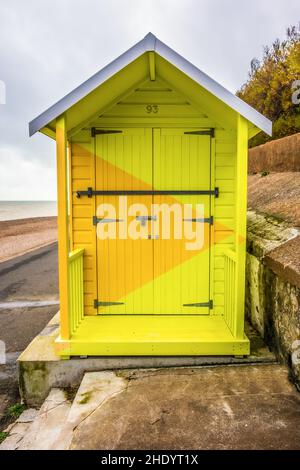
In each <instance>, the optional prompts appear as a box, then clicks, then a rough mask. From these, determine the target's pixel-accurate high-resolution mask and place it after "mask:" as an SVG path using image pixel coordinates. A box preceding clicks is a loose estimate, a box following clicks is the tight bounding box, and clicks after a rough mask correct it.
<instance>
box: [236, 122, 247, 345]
mask: <svg viewBox="0 0 300 470" xmlns="http://www.w3.org/2000/svg"><path fill="white" fill-rule="evenodd" d="M247 167H248V122H247V120H246V119H245V118H244V117H242V116H240V115H238V117H237V159H236V232H235V246H236V254H237V262H236V271H235V278H236V283H235V328H234V336H235V338H237V339H242V338H243V336H244V302H245V263H246V229H247V221H246V216H247Z"/></svg>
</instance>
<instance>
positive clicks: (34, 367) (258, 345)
mask: <svg viewBox="0 0 300 470" xmlns="http://www.w3.org/2000/svg"><path fill="white" fill-rule="evenodd" d="M58 328H59V313H57V314H56V315H55V316H54V317H53V318H52V320H51V321H50V322H49V323H48V325H47V326H46V328H44V330H43V331H42V332H41V333H40V334H39V335H38V336H36V337H35V338H34V340H33V341H32V342H31V343H30V344H29V346H28V347H27V348H26V349H25V351H23V352H22V354H21V355H20V357H19V359H18V373H19V385H20V393H21V397H22V399H23V400H24V402H25V403H26V404H27V405H30V406H40V405H41V404H42V402H43V401H44V400H45V398H46V397H47V395H48V394H49V391H50V390H51V388H74V389H75V388H78V387H79V385H80V383H81V380H82V378H83V375H84V373H85V372H92V371H101V370H120V369H137V368H142V369H147V368H148V369H149V368H150V369H151V368H166V367H189V366H192V367H201V366H214V365H227V364H229V365H230V364H252V363H253V364H266V363H274V362H276V359H275V356H274V355H273V354H272V353H271V352H270V351H269V349H268V348H267V347H266V346H265V344H264V343H263V342H262V340H261V339H260V337H259V336H258V335H257V334H256V333H255V332H254V331H253V330H251V328H250V327H248V328H247V336H248V337H249V339H250V342H251V354H250V356H247V357H241V358H240V357H231V356H180V357H176V356H168V357H166V356H164V357H160V356H156V357H154V356H152V357H151V356H147V357H146V356H133V357H118V356H114V357H108V356H105V357H85V358H80V357H77V358H76V357H72V358H71V359H70V360H67V361H65V360H62V359H60V358H59V357H58V356H57V355H56V354H55V347H54V341H55V339H56V337H57V336H58Z"/></svg>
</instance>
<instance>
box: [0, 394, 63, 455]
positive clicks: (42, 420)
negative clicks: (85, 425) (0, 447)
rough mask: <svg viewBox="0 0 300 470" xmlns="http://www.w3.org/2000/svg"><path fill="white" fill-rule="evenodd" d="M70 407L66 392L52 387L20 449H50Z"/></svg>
mask: <svg viewBox="0 0 300 470" xmlns="http://www.w3.org/2000/svg"><path fill="white" fill-rule="evenodd" d="M70 407H71V404H70V402H69V401H68V399H67V397H66V394H65V392H64V391H63V390H60V389H52V390H51V392H50V394H49V396H48V397H47V399H46V400H45V402H44V403H43V406H42V407H41V409H40V410H39V412H38V415H37V417H36V418H35V420H34V421H33V423H32V424H31V425H30V427H29V428H28V431H27V433H26V435H25V436H24V438H23V439H22V440H21V441H20V443H19V444H18V446H17V448H18V450H32V449H34V450H47V449H49V448H50V447H51V445H52V444H53V442H54V441H56V439H57V437H58V435H59V434H60V431H61V429H62V427H63V425H64V424H65V422H66V419H67V416H68V413H69V411H70ZM20 424H21V423H20ZM4 442H5V441H4Z"/></svg>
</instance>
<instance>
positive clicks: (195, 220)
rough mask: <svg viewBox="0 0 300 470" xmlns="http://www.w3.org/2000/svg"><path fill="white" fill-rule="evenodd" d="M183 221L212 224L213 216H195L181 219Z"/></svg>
mask: <svg viewBox="0 0 300 470" xmlns="http://www.w3.org/2000/svg"><path fill="white" fill-rule="evenodd" d="M183 221H184V222H202V223H204V224H209V225H213V224H214V217H213V215H211V216H210V217H207V218H204V219H202V218H196V219H183Z"/></svg>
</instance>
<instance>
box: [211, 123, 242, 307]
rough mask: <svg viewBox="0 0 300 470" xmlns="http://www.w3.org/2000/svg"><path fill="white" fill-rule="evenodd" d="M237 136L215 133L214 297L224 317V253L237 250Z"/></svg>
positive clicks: (222, 132)
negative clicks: (235, 232)
mask: <svg viewBox="0 0 300 470" xmlns="http://www.w3.org/2000/svg"><path fill="white" fill-rule="evenodd" d="M235 139H236V134H235V133H234V132H232V133H231V132H229V131H226V130H221V129H216V131H215V157H214V173H215V186H216V187H218V188H219V192H220V195H219V197H218V198H214V199H212V203H213V204H214V217H215V224H214V239H215V243H214V247H213V252H214V255H213V258H212V263H213V267H212V276H211V278H212V279H211V282H212V283H213V285H212V296H213V299H214V310H213V313H214V314H222V315H223V314H224V305H225V303H224V302H225V300H224V292H225V286H224V256H223V253H224V250H226V249H234V247H235V234H234V230H235V174H236V140H235Z"/></svg>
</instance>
